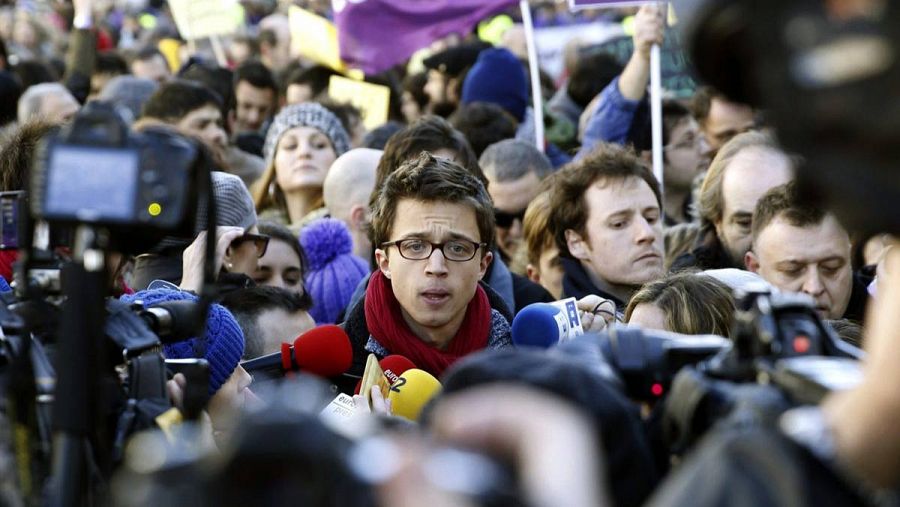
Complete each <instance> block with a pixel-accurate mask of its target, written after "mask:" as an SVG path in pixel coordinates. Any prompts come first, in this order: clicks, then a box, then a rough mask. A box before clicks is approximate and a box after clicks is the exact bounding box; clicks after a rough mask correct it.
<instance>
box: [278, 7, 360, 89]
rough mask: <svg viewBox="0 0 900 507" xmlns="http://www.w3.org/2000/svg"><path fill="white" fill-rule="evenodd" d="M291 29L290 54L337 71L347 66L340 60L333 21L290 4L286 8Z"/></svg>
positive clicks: (343, 70) (343, 69)
mask: <svg viewBox="0 0 900 507" xmlns="http://www.w3.org/2000/svg"><path fill="white" fill-rule="evenodd" d="M288 26H289V27H290V30H291V54H292V55H294V56H302V57H304V58H308V59H310V60H312V61H314V62H316V63H320V64H322V65H327V66H328V67H331V68H332V69H334V70H336V71H338V72H345V71H346V70H347V66H346V65H345V64H344V62H343V60H341V53H340V50H339V49H338V34H337V28H335V26H334V23H332V22H331V21H328V20H327V19H325V18H323V17H322V16H319V15H317V14H313V13H312V12H310V11H307V10H305V9H301V8H300V7H297V6H296V5H292V6H291V7H290V9H289V10H288Z"/></svg>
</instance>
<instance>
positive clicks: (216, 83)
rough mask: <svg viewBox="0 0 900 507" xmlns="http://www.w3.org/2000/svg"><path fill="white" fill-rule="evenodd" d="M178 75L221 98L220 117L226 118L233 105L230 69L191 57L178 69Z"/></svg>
mask: <svg viewBox="0 0 900 507" xmlns="http://www.w3.org/2000/svg"><path fill="white" fill-rule="evenodd" d="M178 77H179V78H181V79H186V80H188V81H196V82H197V83H200V84H202V85H204V86H206V87H207V88H209V89H210V90H212V91H214V92H216V94H217V95H218V96H219V97H220V100H221V106H220V107H219V109H221V110H222V118H228V112H229V111H231V110H232V109H234V106H235V100H234V85H233V84H232V82H233V75H232V72H231V71H230V70H228V69H226V68H223V67H219V66H217V65H215V64H212V63H207V62H204V61H203V60H200V59H192V60H189V61H188V63H187V64H185V65H184V67H182V68H181V70H179V71H178Z"/></svg>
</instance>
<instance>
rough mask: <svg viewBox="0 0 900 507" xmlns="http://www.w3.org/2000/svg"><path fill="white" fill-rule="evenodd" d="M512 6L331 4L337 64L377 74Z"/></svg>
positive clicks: (383, 1)
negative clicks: (341, 60) (342, 63)
mask: <svg viewBox="0 0 900 507" xmlns="http://www.w3.org/2000/svg"><path fill="white" fill-rule="evenodd" d="M518 3H519V2H518V1H517V0H336V1H335V2H334V6H335V9H334V10H335V14H334V20H335V25H337V31H338V43H339V45H340V49H341V58H342V59H343V60H344V61H345V62H347V64H348V65H349V66H350V67H355V68H359V69H362V70H363V72H365V73H366V74H377V73H378V72H381V71H383V70H387V69H389V68H390V67H392V66H394V65H396V64H398V63H400V62H402V61H403V60H405V59H407V58H409V57H410V56H412V54H413V53H415V52H416V51H418V50H419V49H422V48H424V47H426V46H428V45H429V44H431V43H432V42H434V41H435V40H437V39H440V38H441V37H444V36H446V35H449V34H451V33H460V32H468V31H469V30H471V29H472V27H474V26H475V25H476V24H477V23H478V22H479V21H481V20H483V19H485V18H487V17H489V16H491V15H493V14H496V13H498V12H500V11H503V10H504V9H506V8H508V7H510V6H514V5H517V4H518Z"/></svg>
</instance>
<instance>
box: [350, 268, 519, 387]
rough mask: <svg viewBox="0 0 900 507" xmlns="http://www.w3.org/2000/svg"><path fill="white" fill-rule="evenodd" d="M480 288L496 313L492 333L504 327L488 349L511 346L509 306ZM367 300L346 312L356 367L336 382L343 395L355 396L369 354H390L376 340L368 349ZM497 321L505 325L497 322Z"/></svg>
mask: <svg viewBox="0 0 900 507" xmlns="http://www.w3.org/2000/svg"><path fill="white" fill-rule="evenodd" d="M479 284H480V285H481V288H482V289H484V291H485V292H486V293H487V296H488V301H489V302H490V304H491V308H492V310H493V313H494V315H493V318H492V319H491V332H492V333H493V334H496V332H500V333H502V332H503V331H502V329H499V328H503V327H505V334H506V336H505V337H499V336H492V337H489V338H488V341H489V343H488V346H489V347H491V346H492V342H493V344H494V345H497V344H500V343H501V342H502V345H503V346H508V345H512V338H511V337H510V335H509V325H510V323H511V322H512V320H513V315H512V313H510V311H509V309H508V308H507V307H506V303H504V302H503V300H502V299H501V298H500V296H498V295H497V293H496V292H494V291H493V290H491V288H490V287H488V286H487V284H485V283H483V282H479ZM365 305H366V299H365V297H363V298H362V299H360V300H359V301H358V302H357V303H356V305H354V306H353V307H352V308H351V309H350V310H349V311H348V313H347V318H346V320H344V322H343V323H342V324H341V325H340V326H341V327H342V328H343V329H344V331H346V332H347V336H349V337H350V345H351V346H352V347H353V365H352V366H351V367H350V369H349V370H347V373H345V374H344V376H343V377H344V378H343V379H341V380H340V381H336V383H337V385H338V387H339V388H340V389H341V391H342V392H345V393H348V394H352V393H353V389H354V387H355V386H356V381H357V380H358V379H360V378H362V374H363V372H364V371H365V369H366V360H367V359H368V357H369V354H371V353H374V354H375V355H376V356H378V359H382V358H383V357H384V356H386V355H388V354H385V353H384V352H390V351H387V350H386V349H384V347H382V346H381V345H380V344H378V343H377V342H374V340H372V341H373V345H374V347H370V349H373V350H369V349H367V348H366V346H367V345H368V344H369V342H370V338H371V333H370V332H369V326H368V324H367V323H366V310H365ZM497 318H499V319H500V320H502V321H504V322H497V321H496V320H497Z"/></svg>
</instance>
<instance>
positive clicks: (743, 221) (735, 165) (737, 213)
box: [714, 148, 793, 266]
mask: <svg viewBox="0 0 900 507" xmlns="http://www.w3.org/2000/svg"><path fill="white" fill-rule="evenodd" d="M792 178H793V171H792V170H791V165H790V160H788V158H787V157H786V156H785V155H784V154H783V153H779V152H776V151H773V150H771V149H768V148H748V149H746V150H743V151H741V152H740V153H738V154H737V155H736V156H735V157H734V159H732V161H731V163H730V164H728V167H726V168H725V173H724V175H723V176H722V218H721V219H720V220H719V222H718V223H716V224H714V225H715V227H716V234H718V236H719V240H720V241H721V243H722V246H723V247H724V248H725V250H726V251H727V252H728V255H729V256H730V257H731V259H732V263H733V264H734V265H735V266H740V265H742V264H743V259H744V254H745V253H747V250H750V241H751V240H752V238H751V237H750V232H751V231H750V228H751V226H752V225H753V210H754V209H755V208H756V203H757V201H759V199H760V197H762V196H763V195H764V194H765V193H766V192H768V191H769V189H771V188H774V187H777V186H779V185H783V184H785V183H787V182H788V181H790V180H791V179H792Z"/></svg>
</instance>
